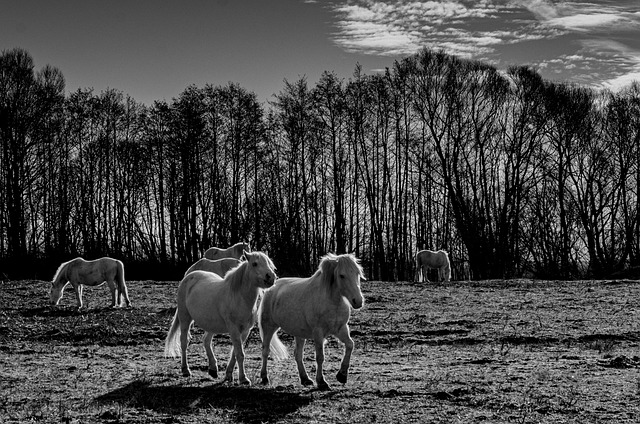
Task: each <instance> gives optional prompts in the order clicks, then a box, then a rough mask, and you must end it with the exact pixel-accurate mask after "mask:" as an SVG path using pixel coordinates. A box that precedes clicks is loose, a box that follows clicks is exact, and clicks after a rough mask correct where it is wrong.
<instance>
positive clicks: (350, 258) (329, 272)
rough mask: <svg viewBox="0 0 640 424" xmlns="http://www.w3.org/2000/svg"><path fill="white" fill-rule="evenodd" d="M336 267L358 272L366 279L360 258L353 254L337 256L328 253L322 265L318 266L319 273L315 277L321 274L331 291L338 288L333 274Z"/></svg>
mask: <svg viewBox="0 0 640 424" xmlns="http://www.w3.org/2000/svg"><path fill="white" fill-rule="evenodd" d="M336 267H344V268H346V270H347V271H350V270H351V271H356V272H357V273H358V275H360V278H363V277H364V270H363V269H362V266H361V265H360V262H359V261H358V258H356V257H355V255H353V254H351V253H346V254H344V255H335V254H333V253H327V254H326V255H324V256H323V257H322V259H321V260H320V265H319V266H318V271H316V273H315V274H314V275H313V276H316V275H318V273H320V274H321V275H322V279H323V282H324V283H325V284H326V285H327V286H328V287H329V289H330V290H333V289H334V288H335V286H336V284H335V281H334V278H333V274H334V272H335V270H336Z"/></svg>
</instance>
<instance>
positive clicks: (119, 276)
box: [49, 257, 131, 309]
mask: <svg viewBox="0 0 640 424" xmlns="http://www.w3.org/2000/svg"><path fill="white" fill-rule="evenodd" d="M105 281H106V283H107V285H108V286H109V289H110V290H111V307H112V308H115V307H116V306H120V304H121V302H120V299H121V297H124V300H125V302H127V306H131V301H130V300H129V293H128V292H127V285H126V284H125V282H124V265H123V264H122V262H120V261H119V260H117V259H112V258H107V257H105V258H100V259H96V260H94V261H85V260H84V259H82V258H75V259H72V260H70V261H68V262H64V263H63V264H62V265H60V266H59V267H58V270H57V271H56V274H55V276H54V277H53V281H52V282H51V292H50V293H49V301H50V302H51V305H57V304H58V303H59V302H60V299H62V294H63V292H64V289H65V287H66V286H67V284H69V283H71V285H72V286H73V288H74V290H75V292H76V300H77V301H78V309H80V308H82V286H83V285H85V286H100V285H102V284H104V282H105Z"/></svg>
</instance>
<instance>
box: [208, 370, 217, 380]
mask: <svg viewBox="0 0 640 424" xmlns="http://www.w3.org/2000/svg"><path fill="white" fill-rule="evenodd" d="M209 375H210V376H211V377H213V378H218V370H217V369H215V370H214V369H211V368H209Z"/></svg>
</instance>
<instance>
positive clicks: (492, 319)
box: [0, 280, 640, 423]
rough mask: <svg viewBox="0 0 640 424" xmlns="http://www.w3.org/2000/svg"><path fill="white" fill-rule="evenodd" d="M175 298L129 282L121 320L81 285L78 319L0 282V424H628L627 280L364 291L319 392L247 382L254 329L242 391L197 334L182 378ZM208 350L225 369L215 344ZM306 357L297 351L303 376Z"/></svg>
mask: <svg viewBox="0 0 640 424" xmlns="http://www.w3.org/2000/svg"><path fill="white" fill-rule="evenodd" d="M177 285H178V282H176V281H170V282H165V281H129V282H128V288H129V294H130V297H131V300H132V302H133V306H132V307H131V308H120V309H110V308H107V306H108V304H109V301H110V295H109V293H108V289H107V288H106V286H102V287H98V288H91V287H89V288H86V289H85V290H84V299H85V304H86V306H87V309H86V310H83V311H80V312H77V311H76V310H75V308H74V306H75V297H74V295H73V292H72V290H69V289H67V290H66V292H65V295H64V297H63V299H62V302H61V305H60V306H59V307H58V308H55V309H54V308H50V307H49V306H47V298H48V291H49V288H50V283H48V282H44V281H5V282H0V422H3V423H13V422H16V423H17V422H20V423H22V422H56V423H60V422H62V423H94V422H96V423H124V422H127V423H129V422H131V423H155V422H158V423H202V422H213V423H222V422H240V423H260V422H274V423H275V422H284V423H293V422H312V423H313V422H318V423H324V422H356V423H358V422H362V423H405V422H434V423H480V422H487V423H595V422H598V423H637V422H640V373H639V368H640V347H639V346H640V345H639V343H640V304H639V299H640V283H639V282H638V281H631V280H616V281H534V280H510V281H497V280H496V281H480V282H452V283H447V284H444V283H443V284H433V283H432V284H426V283H420V284H416V283H408V282H399V283H388V282H379V281H373V282H365V283H363V287H362V289H363V293H364V296H365V299H366V304H365V306H364V308H363V309H361V310H359V311H355V312H354V313H353V315H352V317H351V321H350V327H351V331H352V337H353V339H354V341H355V343H356V348H355V351H354V354H353V357H352V362H351V369H350V375H349V381H348V382H347V384H346V385H344V386H343V385H341V384H340V383H338V382H337V381H336V380H335V378H334V376H335V374H336V372H337V370H338V368H339V361H340V358H341V355H342V346H341V345H340V344H339V342H338V341H337V340H336V339H330V341H329V342H328V343H327V350H326V353H327V358H326V362H325V374H326V376H327V380H328V381H329V383H330V384H332V390H329V391H318V390H315V389H309V388H304V387H302V386H301V385H300V384H299V381H298V376H297V371H296V367H295V363H294V362H293V359H289V360H286V361H280V362H276V361H271V360H270V362H269V366H270V377H271V385H269V386H266V387H265V386H261V385H259V384H257V383H258V381H259V372H260V348H259V336H258V333H257V330H256V329H254V330H253V332H252V333H251V336H250V338H249V340H248V342H247V347H246V355H247V359H246V367H247V373H248V375H249V377H250V378H251V379H252V381H254V382H255V383H256V384H254V385H253V386H251V387H241V386H238V385H229V384H222V383H221V382H220V380H221V379H222V378H223V376H224V373H221V377H220V380H218V381H214V380H213V379H212V378H211V377H209V376H208V375H207V372H206V369H207V366H206V364H207V361H206V356H205V354H204V349H203V347H202V341H201V335H202V332H201V331H199V330H197V329H196V330H195V331H194V332H193V334H194V338H193V342H192V345H191V346H190V348H189V360H190V364H191V367H192V371H193V376H192V377H191V378H184V377H182V375H181V372H180V363H179V360H177V359H167V358H164V357H163V345H164V337H165V335H166V331H167V329H168V327H169V323H170V321H171V318H172V315H173V312H174V308H175V303H174V298H175V292H176V288H177ZM281 337H282V339H283V341H284V342H285V344H287V345H288V347H289V351H290V353H291V354H292V353H293V349H292V340H291V338H290V337H288V336H286V335H282V334H281ZM214 345H215V346H214V350H215V352H216V355H217V356H218V361H219V367H220V369H221V370H223V369H224V366H225V364H226V361H227V360H228V355H229V350H230V346H231V344H230V341H229V339H228V336H216V338H214ZM313 358H314V353H313V346H312V343H309V344H308V345H307V349H306V352H305V362H306V365H307V369H308V371H309V372H310V373H311V372H313V370H314V369H315V363H314V361H313ZM236 375H237V372H236ZM311 375H312V374H311ZM236 378H237V377H236Z"/></svg>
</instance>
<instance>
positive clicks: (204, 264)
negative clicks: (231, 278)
mask: <svg viewBox="0 0 640 424" xmlns="http://www.w3.org/2000/svg"><path fill="white" fill-rule="evenodd" d="M240 262H241V261H240V259H236V258H222V259H217V260H212V259H207V258H202V259H200V260H198V261H197V262H196V263H194V264H193V265H191V266H190V267H189V269H188V270H187V272H185V273H184V275H185V276H186V275H187V274H189V273H190V272H193V271H209V272H213V273H216V274H218V275H219V276H221V277H223V276H224V275H225V274H226V273H227V272H228V271H229V270H230V269H232V268H235V267H237V266H238V265H240Z"/></svg>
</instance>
